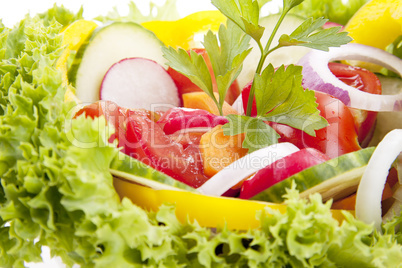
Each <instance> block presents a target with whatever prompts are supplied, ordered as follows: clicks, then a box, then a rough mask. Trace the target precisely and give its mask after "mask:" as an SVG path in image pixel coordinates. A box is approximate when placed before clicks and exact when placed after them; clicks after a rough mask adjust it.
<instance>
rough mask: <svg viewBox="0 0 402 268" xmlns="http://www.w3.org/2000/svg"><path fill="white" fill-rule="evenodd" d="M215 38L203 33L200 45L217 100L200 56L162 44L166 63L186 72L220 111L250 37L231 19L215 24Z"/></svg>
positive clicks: (245, 53) (247, 50)
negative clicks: (225, 22)
mask: <svg viewBox="0 0 402 268" xmlns="http://www.w3.org/2000/svg"><path fill="white" fill-rule="evenodd" d="M218 35H219V41H218V38H217V36H216V35H215V34H213V33H212V32H211V31H208V33H207V34H206V35H205V38H204V46H205V50H206V51H207V54H208V56H209V58H210V60H211V64H212V68H213V71H214V76H215V77H216V84H217V88H218V92H219V100H217V99H216V97H215V95H214V89H213V84H212V78H211V74H210V72H209V70H208V67H207V64H206V63H205V60H204V58H203V57H202V56H201V55H199V54H197V53H196V52H194V51H192V50H190V54H189V53H187V52H186V51H185V50H183V49H179V50H178V51H176V50H175V49H173V48H172V47H169V48H165V47H164V48H162V50H163V52H164V57H165V58H166V59H168V60H169V63H168V65H169V66H170V67H172V68H173V69H175V70H177V71H178V72H180V73H182V74H184V75H186V76H187V77H188V78H189V79H190V80H191V81H192V82H193V83H194V84H196V85H197V86H198V87H199V88H201V89H202V90H203V91H204V92H206V93H207V94H208V95H209V96H210V97H211V98H212V99H213V101H214V102H215V104H216V106H217V107H218V110H219V112H220V114H221V115H222V107H223V103H224V100H225V96H226V93H227V90H228V88H229V87H230V85H231V84H232V83H233V81H234V80H235V79H236V78H237V76H238V75H239V73H240V71H241V67H242V63H243V61H244V59H245V58H246V56H247V55H248V53H249V52H250V50H249V49H248V43H249V41H250V39H249V37H247V36H246V35H245V34H243V32H242V31H241V30H240V29H239V28H238V27H236V25H234V24H233V23H230V22H229V23H228V25H227V28H226V27H225V26H223V25H221V26H220V27H219V32H218Z"/></svg>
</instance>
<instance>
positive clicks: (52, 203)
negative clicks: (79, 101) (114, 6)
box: [0, 1, 402, 267]
mask: <svg viewBox="0 0 402 268" xmlns="http://www.w3.org/2000/svg"><path fill="white" fill-rule="evenodd" d="M168 2H169V1H168ZM260 2H264V1H260ZM169 3H171V2H169ZM236 3H239V4H241V5H242V6H243V7H244V8H243V11H246V9H247V8H248V6H247V5H246V4H247V3H246V2H245V1H239V2H237V1H236ZM250 3H254V4H253V6H255V3H256V2H250ZM293 4H294V2H293ZM293 4H292V3H291V1H286V2H285V5H286V6H289V5H293ZM133 5H134V4H132V5H131V6H133ZM166 5H168V4H166ZM166 10H168V9H166ZM54 12H56V13H57V14H53V13H54ZM49 13H52V14H45V15H44V16H41V18H43V19H40V18H39V17H36V18H34V19H32V18H30V17H29V16H27V17H26V18H25V19H24V21H23V22H21V23H20V24H18V25H17V26H16V27H15V28H14V29H13V30H11V29H8V28H7V27H3V25H0V41H1V42H0V67H1V68H0V78H1V79H0V148H1V149H0V177H1V184H0V266H2V267H22V266H25V265H29V264H28V263H29V262H31V261H41V258H40V253H41V247H42V246H48V247H50V248H51V254H52V256H61V258H62V260H63V262H65V263H66V264H67V265H69V266H73V264H77V265H80V266H82V267H94V266H96V267H111V266H116V267H131V266H134V267H136V266H140V267H144V266H166V267H176V266H184V267H192V266H197V267H198V266H199V267H202V266H204V267H210V266H250V267H258V266H278V267H286V266H289V267H313V266H330V267H331V266H332V267H339V266H345V267H347V266H350V267H369V266H376V267H396V266H398V265H399V264H400V259H401V258H402V256H401V245H400V238H401V237H400V232H399V231H397V230H396V229H395V227H396V226H397V225H398V223H399V222H400V218H401V215H399V214H398V215H397V216H395V217H394V218H393V219H392V220H391V221H389V222H387V223H384V224H383V225H382V227H383V230H384V232H383V234H379V233H378V232H375V231H374V229H373V227H372V225H368V224H365V223H363V222H361V221H359V220H356V219H355V218H354V217H353V216H352V215H351V214H350V213H348V212H340V211H336V210H335V211H331V210H330V206H331V203H330V202H328V203H326V204H323V202H322V199H321V197H320V195H318V194H315V195H312V196H310V200H309V201H308V200H305V199H300V198H299V194H298V192H297V191H296V190H295V185H292V188H290V189H288V190H287V193H286V197H285V199H286V201H285V202H286V206H283V205H278V206H275V205H272V204H269V203H265V202H252V201H245V200H233V199H227V198H213V197H208V196H204V195H200V194H195V193H189V192H187V191H169V190H158V191H157V190H153V189H150V188H144V187H142V186H138V185H135V184H131V183H127V182H124V181H122V180H119V179H113V178H112V175H111V173H110V167H111V165H112V163H116V161H117V162H118V161H120V160H121V159H120V156H121V154H120V153H119V149H118V148H117V147H116V146H117V141H114V142H113V143H110V142H109V141H110V134H111V133H112V132H109V131H108V129H110V128H111V125H112V124H107V122H106V120H105V118H104V117H103V116H101V117H99V118H98V117H96V118H95V119H91V118H88V117H85V116H78V117H77V118H76V119H73V120H70V119H71V118H72V116H73V115H74V112H72V111H74V109H73V106H74V105H75V104H74V103H72V102H68V103H64V101H63V100H64V95H65V91H66V86H65V85H64V84H63V81H62V79H61V77H62V73H61V71H60V70H57V69H56V68H55V66H56V60H57V59H58V57H59V56H60V55H61V52H62V50H63V48H62V47H61V39H62V36H60V35H59V33H60V30H61V26H60V24H58V23H56V20H60V22H62V21H63V22H65V21H67V22H69V21H71V16H70V13H69V12H66V11H65V9H64V8H60V9H59V8H54V9H52V11H51V12H50V11H49ZM244 14H245V17H247V13H246V12H244ZM129 15H130V14H129ZM65 16H66V17H67V18H66V17H65ZM138 18H141V17H140V16H137V18H136V19H138ZM248 18H250V17H248ZM53 19H56V20H53ZM124 19H126V18H124ZM62 24H63V23H62ZM248 26H251V27H252V25H248ZM229 80H230V79H229ZM221 99H222V98H221ZM127 116H129V115H127ZM146 117H147V118H148V116H146ZM149 120H150V121H151V122H155V120H153V119H149ZM123 125H124V124H123ZM103 126H108V127H106V128H104V127H103ZM261 126H262V124H261ZM119 142H120V140H119ZM129 159H130V162H131V161H133V162H135V164H134V165H132V166H131V167H133V169H131V171H130V169H128V170H126V171H125V173H127V172H128V173H130V172H133V173H135V174H137V176H140V177H141V179H145V178H146V177H152V178H155V177H153V175H151V174H155V173H154V170H153V169H151V168H148V167H147V168H145V167H144V169H142V168H139V169H137V168H136V167H135V166H137V167H138V166H143V165H137V164H138V161H137V160H134V159H132V158H129ZM126 164H127V163H126ZM142 172H143V173H142ZM120 174H121V173H120ZM135 174H134V175H135ZM139 174H141V175H139ZM124 176H126V175H124ZM165 176H166V175H163V176H162V177H164V178H167V177H165ZM156 177H157V176H156ZM142 181H144V180H142ZM120 182H122V183H120ZM114 186H115V187H116V188H114ZM116 189H118V190H119V193H124V194H127V196H129V197H130V198H132V200H133V201H131V200H129V199H127V198H124V196H123V195H122V196H121V198H122V199H120V198H119V196H117V193H116ZM127 191H132V192H127ZM166 200H169V204H166V203H165V204H162V203H163V202H164V201H166ZM189 200H194V202H189ZM134 201H135V202H136V204H141V207H139V206H138V205H134V204H133V203H132V202H134ZM141 202H142V203H141ZM161 204H162V205H161ZM232 204H235V206H232ZM148 208H152V210H153V211H148ZM216 208H219V209H216ZM240 208H242V210H240ZM243 208H244V209H243ZM276 209H278V210H276ZM176 212H177V213H176ZM239 212H240V213H239ZM243 213H248V214H243ZM193 216H194V218H193ZM208 216H209V217H208ZM189 217H191V218H189ZM193 219H195V220H197V221H198V219H200V221H199V222H195V221H193ZM336 219H340V220H343V223H342V224H340V223H339V222H338V221H337V220H336ZM204 226H208V227H209V226H210V227H213V229H211V228H205V227H204ZM249 228H252V229H249ZM236 229H240V230H241V231H238V230H236ZM384 252H385V253H386V254H384ZM360 256H364V257H360Z"/></svg>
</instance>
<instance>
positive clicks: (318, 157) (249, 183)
mask: <svg viewBox="0 0 402 268" xmlns="http://www.w3.org/2000/svg"><path fill="white" fill-rule="evenodd" d="M329 159H330V158H329V157H328V156H326V155H325V154H323V153H321V152H320V151H318V150H316V149H313V148H305V149H302V150H300V151H297V152H295V153H293V154H291V155H288V156H286V157H284V158H282V159H280V160H278V161H276V162H274V163H272V164H270V165H268V166H266V167H265V168H263V169H261V170H259V171H258V172H257V173H256V174H255V176H254V177H253V178H251V179H249V180H246V181H245V182H244V183H243V185H242V187H241V190H240V196H239V197H240V198H242V199H250V198H251V197H253V196H255V195H256V194H258V193H260V192H261V191H263V190H265V189H267V188H269V187H271V186H272V185H274V184H276V183H278V182H281V181H282V180H284V179H287V178H289V177H290V176H292V175H294V174H296V173H298V172H300V171H302V170H304V169H306V168H309V167H312V166H315V165H318V164H321V163H323V162H326V161H328V160H329Z"/></svg>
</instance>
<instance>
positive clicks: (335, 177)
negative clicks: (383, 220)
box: [251, 147, 374, 203]
mask: <svg viewBox="0 0 402 268" xmlns="http://www.w3.org/2000/svg"><path fill="white" fill-rule="evenodd" d="M373 152H374V147H370V148H366V149H363V150H359V151H356V152H352V153H348V154H344V155H341V156H339V157H337V158H333V159H331V160H329V161H327V162H324V163H322V164H319V165H316V166H313V167H311V168H308V169H305V170H303V171H301V172H299V173H296V174H294V175H293V176H291V177H289V178H287V179H286V180H283V181H281V182H278V183H276V184H274V185H273V186H271V187H269V188H268V189H266V190H264V191H262V192H260V193H259V194H257V195H255V196H254V197H252V198H251V199H253V200H261V201H268V202H275V203H281V202H283V201H284V198H283V195H284V194H286V188H291V185H292V182H293V181H294V182H295V183H296V188H297V189H298V190H299V192H300V193H301V194H300V197H303V198H306V197H308V196H309V195H310V194H312V193H315V192H318V193H320V194H321V195H322V197H323V200H324V201H326V200H328V199H330V198H333V199H334V200H337V199H340V198H343V197H346V196H348V195H350V194H352V193H354V192H355V191H356V189H357V186H358V184H359V181H360V178H361V176H362V175H363V172H364V170H365V168H366V166H367V163H368V161H369V159H370V157H371V155H372V154H373Z"/></svg>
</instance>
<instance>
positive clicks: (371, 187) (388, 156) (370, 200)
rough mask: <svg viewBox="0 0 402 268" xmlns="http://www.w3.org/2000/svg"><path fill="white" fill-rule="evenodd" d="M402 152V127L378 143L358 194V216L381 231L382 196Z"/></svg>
mask: <svg viewBox="0 0 402 268" xmlns="http://www.w3.org/2000/svg"><path fill="white" fill-rule="evenodd" d="M401 152H402V129H394V130H392V131H391V132H389V133H388V134H387V135H386V136H385V137H384V139H383V140H382V141H381V142H380V143H379V144H378V146H377V148H376V149H375V151H374V153H373V155H372V156H371V158H370V161H369V162H368V164H367V168H366V170H365V171H364V173H363V176H362V178H361V181H360V184H359V187H358V188H357V194H356V217H357V218H358V219H360V220H362V221H364V222H366V223H369V224H370V223H373V222H374V226H375V227H376V228H377V230H379V231H381V197H382V192H383V190H384V185H385V182H386V180H387V176H388V172H389V169H390V168H391V165H392V163H393V162H394V160H395V159H396V158H397V157H398V155H399V154H400V153H401Z"/></svg>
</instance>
